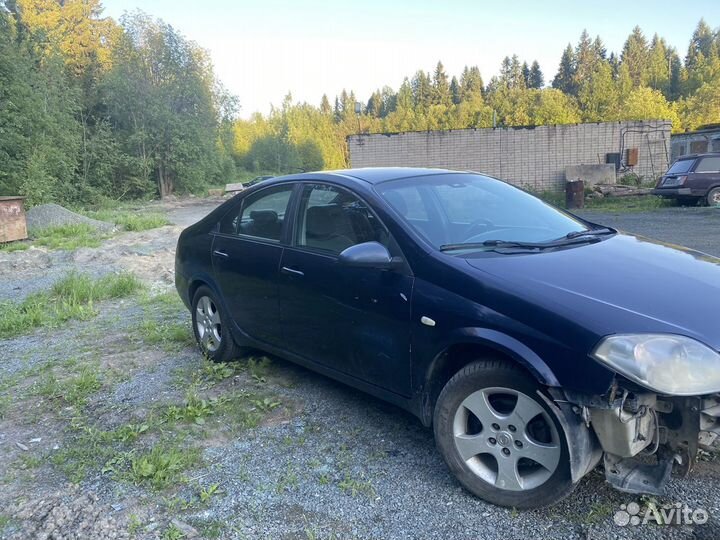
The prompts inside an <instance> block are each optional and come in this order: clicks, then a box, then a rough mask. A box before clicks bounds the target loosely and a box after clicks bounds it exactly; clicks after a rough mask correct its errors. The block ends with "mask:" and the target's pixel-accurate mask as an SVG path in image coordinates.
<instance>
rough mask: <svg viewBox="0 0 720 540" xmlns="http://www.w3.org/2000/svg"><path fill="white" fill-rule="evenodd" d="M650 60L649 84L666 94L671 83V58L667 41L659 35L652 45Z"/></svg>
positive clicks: (649, 54) (654, 37)
mask: <svg viewBox="0 0 720 540" xmlns="http://www.w3.org/2000/svg"><path fill="white" fill-rule="evenodd" d="M648 58H649V60H648V84H649V85H650V87H651V88H654V89H656V90H660V91H661V92H663V93H664V94H666V92H667V89H668V84H669V81H670V57H669V55H668V50H667V46H666V45H665V40H664V39H661V38H660V37H659V36H658V35H657V34H655V35H654V36H653V38H652V41H651V43H650V51H649V53H648ZM666 95H667V94H666Z"/></svg>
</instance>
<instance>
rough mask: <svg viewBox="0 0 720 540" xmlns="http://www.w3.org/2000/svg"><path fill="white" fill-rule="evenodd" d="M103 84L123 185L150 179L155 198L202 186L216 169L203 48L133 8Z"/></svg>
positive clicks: (134, 187)
mask: <svg viewBox="0 0 720 540" xmlns="http://www.w3.org/2000/svg"><path fill="white" fill-rule="evenodd" d="M121 22H122V25H123V28H124V30H125V33H124V35H123V39H122V40H121V41H120V43H119V45H118V47H117V48H116V49H115V51H114V55H113V68H112V70H111V72H110V73H109V74H108V79H107V82H106V85H105V88H104V90H105V93H106V96H107V98H106V99H107V106H108V110H109V112H110V116H111V119H112V122H113V123H114V124H115V126H116V130H117V132H118V136H119V139H120V141H121V144H122V147H123V150H124V152H125V153H126V154H127V156H128V159H127V160H126V166H125V170H124V171H123V175H124V176H125V178H126V179H127V184H126V186H125V189H127V190H128V191H132V192H134V193H136V194H138V193H142V192H143V191H146V190H147V184H148V183H150V182H152V183H155V184H156V185H157V192H158V194H159V195H160V197H165V196H167V195H169V194H171V193H173V192H174V191H175V190H176V189H178V188H180V189H183V190H190V189H194V188H196V187H198V186H201V185H206V184H207V183H208V182H209V181H212V179H213V178H214V177H215V176H216V175H217V174H218V171H219V162H218V161H219V157H220V156H219V155H218V148H217V146H216V140H217V133H218V127H219V126H218V124H219V119H218V111H217V109H216V106H215V105H216V104H215V100H214V97H215V96H214V93H213V92H214V77H213V74H212V70H211V67H210V62H209V59H208V57H207V54H206V53H205V52H204V51H202V50H201V49H199V48H198V47H197V46H196V45H194V44H193V43H191V42H190V41H188V40H186V39H185V38H184V37H183V36H181V35H180V34H178V33H177V32H176V31H175V30H174V29H173V28H172V27H170V26H169V25H167V24H165V23H163V22H162V21H157V20H153V19H151V18H150V17H148V16H147V15H145V14H143V13H141V12H136V13H133V14H130V15H126V16H124V17H123V19H122V21H121Z"/></svg>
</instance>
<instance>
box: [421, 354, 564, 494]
mask: <svg viewBox="0 0 720 540" xmlns="http://www.w3.org/2000/svg"><path fill="white" fill-rule="evenodd" d="M538 391H540V386H539V385H538V384H537V383H536V382H535V381H534V380H533V379H531V378H530V377H529V376H527V375H526V374H525V372H524V371H522V370H520V369H519V368H518V367H516V366H514V365H511V364H506V363H504V362H499V361H494V360H483V361H478V362H474V363H472V364H469V365H467V366H466V367H464V368H463V369H462V370H460V371H459V372H458V373H457V374H456V375H455V376H453V377H452V379H450V381H449V382H448V383H447V384H446V385H445V388H443V390H442V392H441V393H440V396H439V397H438V401H437V404H436V406H435V414H434V430H435V441H436V444H437V446H438V448H439V450H440V452H441V454H442V455H443V457H444V458H445V461H446V463H447V464H448V466H449V467H450V470H451V471H452V472H453V474H454V475H455V476H456V477H457V479H458V480H459V481H460V483H461V484H462V485H463V486H464V487H465V488H466V489H468V491H470V492H472V493H474V494H475V495H477V496H478V497H480V498H482V499H484V500H486V501H488V502H491V503H493V504H497V505H500V506H509V507H514V508H537V507H542V506H548V505H551V504H554V503H556V502H558V501H560V500H561V499H563V498H564V497H566V496H567V495H569V494H570V493H571V492H572V490H573V488H574V485H573V483H572V479H571V475H570V458H569V454H568V449H567V442H566V439H565V436H564V433H563V430H562V426H561V425H560V423H559V422H558V420H557V418H556V417H555V413H554V412H553V411H552V409H551V408H550V407H548V405H547V404H546V403H544V402H543V400H542V399H541V398H540V397H539V396H538Z"/></svg>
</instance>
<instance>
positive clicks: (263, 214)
mask: <svg viewBox="0 0 720 540" xmlns="http://www.w3.org/2000/svg"><path fill="white" fill-rule="evenodd" d="M292 190H293V185H292V184H290V185H282V186H277V187H272V188H267V189H263V190H261V191H258V192H257V193H253V194H252V195H250V196H249V197H246V198H245V199H243V201H242V205H241V207H240V209H239V211H236V212H231V213H230V214H229V215H228V216H226V217H225V218H224V219H223V221H222V222H221V223H220V231H221V232H224V233H227V234H244V235H248V236H254V237H256V238H264V239H266V240H273V241H276V242H279V241H280V236H281V234H282V228H283V223H284V221H285V215H286V213H287V209H288V204H289V203H290V196H291V195H292Z"/></svg>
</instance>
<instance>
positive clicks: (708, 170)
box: [690, 156, 720, 190]
mask: <svg viewBox="0 0 720 540" xmlns="http://www.w3.org/2000/svg"><path fill="white" fill-rule="evenodd" d="M690 180H691V181H692V184H693V187H695V188H703V189H707V190H709V189H711V188H714V187H717V186H718V185H720V156H706V157H702V158H700V159H699V160H698V162H697V164H696V165H695V169H694V170H693V172H692V176H691V178H690Z"/></svg>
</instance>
